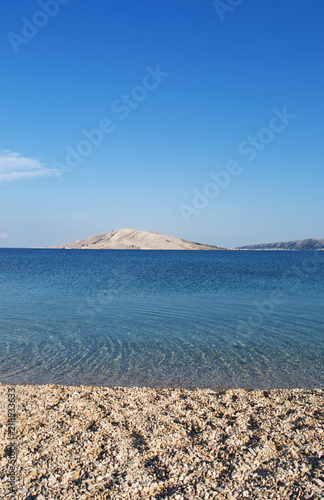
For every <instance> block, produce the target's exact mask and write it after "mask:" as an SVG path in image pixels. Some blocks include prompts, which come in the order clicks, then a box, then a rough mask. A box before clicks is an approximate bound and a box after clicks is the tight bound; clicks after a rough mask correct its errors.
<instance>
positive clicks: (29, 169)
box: [0, 149, 58, 182]
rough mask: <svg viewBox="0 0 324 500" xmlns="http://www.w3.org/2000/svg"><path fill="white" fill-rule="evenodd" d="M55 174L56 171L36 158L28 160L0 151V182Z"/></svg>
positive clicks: (18, 154)
mask: <svg viewBox="0 0 324 500" xmlns="http://www.w3.org/2000/svg"><path fill="white" fill-rule="evenodd" d="M57 174H58V171H57V170H55V169H54V168H49V167H48V165H47V163H43V162H41V161H39V160H37V159H36V158H28V157H27V156H23V155H22V154H20V153H13V152H11V151H9V150H8V149H4V150H0V182H1V181H15V180H19V179H31V178H35V177H45V176H50V175H57Z"/></svg>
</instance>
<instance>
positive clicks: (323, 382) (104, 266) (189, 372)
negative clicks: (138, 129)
mask: <svg viewBox="0 0 324 500" xmlns="http://www.w3.org/2000/svg"><path fill="white" fill-rule="evenodd" d="M323 285H324V252H322V251H317V252H303V251H243V250H241V251H234V250H233V251H181V250H180V251H168V250H161V251H157V250H154V251H149V250H54V249H5V248H2V249H0V299H1V300H0V381H1V382H2V383H7V384H18V383H19V384H21V383H31V384H47V383H55V384H63V385H96V386H147V387H186V388H193V387H200V388H213V389H226V388H245V389H253V388H260V389H269V388H294V387H298V388H308V389H311V388H316V387H323V386H324V307H323V306H324V287H323Z"/></svg>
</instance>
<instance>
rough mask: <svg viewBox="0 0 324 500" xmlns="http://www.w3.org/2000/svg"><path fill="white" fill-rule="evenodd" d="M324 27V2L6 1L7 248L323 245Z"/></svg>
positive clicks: (2, 210)
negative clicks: (160, 243)
mask: <svg viewBox="0 0 324 500" xmlns="http://www.w3.org/2000/svg"><path fill="white" fill-rule="evenodd" d="M224 5H225V7H224ZM46 11H47V14H46ZM49 13H50V15H49ZM323 18H324V4H323V2H321V1H320V0H316V1H315V0H310V1H308V2H307V3H306V2H304V1H301V0H286V1H285V2H282V0H272V1H271V2H260V1H258V0H242V1H241V2H240V1H239V0H235V1H234V0H224V1H223V2H217V1H216V2H213V1H209V0H208V1H207V0H205V1H202V2H197V1H196V0H195V1H194V0H177V1H176V2H175V1H174V0H150V1H148V0H146V1H144V0H118V1H112V0H91V1H90V0H69V1H68V0H60V2H59V1H58V0H43V2H42V1H41V0H39V1H34V0H15V2H11V3H10V2H5V4H4V5H3V6H2V16H1V41H0V50H1V63H2V78H1V80H0V92H1V94H0V95H1V98H0V103H1V104H0V105H1V124H0V138H1V142H0V149H1V153H0V246H8V247H29V246H47V245H55V244H59V243H64V242H68V241H72V240H74V239H82V238H84V237H86V236H89V235H91V234H97V233H102V232H108V231H110V230H112V229H115V228H122V227H128V228H135V229H144V230H147V231H156V232H161V233H167V234H171V235H173V236H179V237H182V238H186V239H190V240H194V241H199V242H206V243H211V244H216V245H224V246H239V245H245V244H253V243H261V242H271V241H280V240H291V239H302V238H309V237H315V238H323V237H324V234H323V223H322V219H323V213H324V196H323V183H324V169H323V146H322V144H323V116H324V98H323V97H324V96H323V93H324V67H323V52H324V43H323V42H324V40H323V39H324V34H323ZM280 117H281V118H280ZM100 127H101V128H102V130H104V131H101V130H100ZM93 129H96V130H98V129H99V132H93V133H92V135H91V138H92V141H93V142H94V144H91V142H89V133H90V131H93ZM87 134H88V138H87V137H86V135H87ZM87 141H88V142H87ZM255 141H256V142H255ZM71 151H73V152H74V153H72V154H73V155H74V164H73V165H72V163H71V162H70V163H69V161H70V160H71V157H69V156H68V152H70V153H71ZM78 151H79V153H80V152H81V154H79V153H78ZM231 166H232V167H231ZM210 172H212V173H213V174H212V175H213V176H214V177H213V178H212V176H211V175H210ZM224 172H225V173H224ZM222 176H223V177H222ZM215 179H216V181H215ZM217 179H218V180H219V179H220V181H219V182H218V181H217Z"/></svg>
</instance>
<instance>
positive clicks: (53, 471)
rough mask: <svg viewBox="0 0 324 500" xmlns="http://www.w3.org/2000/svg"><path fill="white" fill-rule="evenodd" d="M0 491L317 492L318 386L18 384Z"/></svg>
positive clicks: (25, 494)
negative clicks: (12, 482) (12, 463)
mask: <svg viewBox="0 0 324 500" xmlns="http://www.w3.org/2000/svg"><path fill="white" fill-rule="evenodd" d="M0 396H1V412H0V418H1V421H0V425H1V427H0V428H1V434H0V438H1V440H0V453H1V463H0V465H1V486H0V497H1V498H15V499H16V498H17V499H28V500H33V499H37V500H44V499H46V500H47V499H52V500H56V499H64V500H69V499H80V500H84V499H88V498H94V499H122V498H125V499H132V500H133V499H134V500H136V499H165V498H174V499H188V500H194V499H244V498H247V499H253V498H258V499H270V498H275V499H280V500H286V499H304V500H306V499H308V500H311V499H312V500H315V499H324V390H322V389H318V390H311V391H306V390H297V389H296V390H271V391H245V390H227V391H213V390H183V389H148V388H100V387H61V386H54V385H47V386H30V385H25V386H16V388H15V399H16V410H17V416H16V423H17V433H16V436H17V444H18V447H17V461H16V466H17V470H16V480H17V492H16V493H15V495H11V496H10V494H9V493H8V487H9V477H8V463H9V458H10V448H9V447H8V443H9V441H8V412H7V406H8V387H7V386H0Z"/></svg>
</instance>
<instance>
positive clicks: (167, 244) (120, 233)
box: [50, 229, 226, 250]
mask: <svg viewBox="0 0 324 500" xmlns="http://www.w3.org/2000/svg"><path fill="white" fill-rule="evenodd" d="M50 248H62V249H83V250H95V249H101V250H103V249H111V250H226V249H225V248H221V247H218V246H214V245H204V244H201V243H195V242H193V241H188V240H183V239H181V238H175V237H174V236H168V235H166V234H160V233H152V232H149V231H140V230H136V229H114V230H113V231H110V232H109V233H102V234H96V235H93V236H89V237H88V238H85V239H84V240H81V241H79V240H77V241H73V242H72V243H66V244H64V245H58V246H54V247H50Z"/></svg>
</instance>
